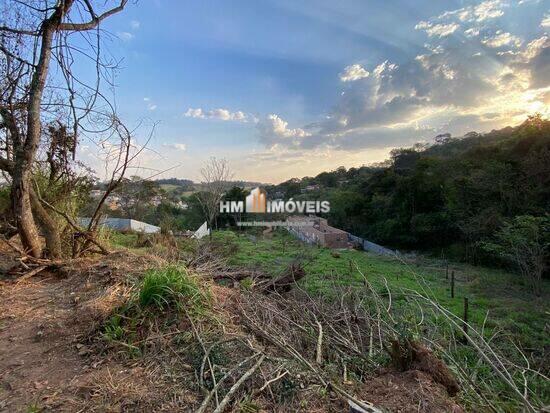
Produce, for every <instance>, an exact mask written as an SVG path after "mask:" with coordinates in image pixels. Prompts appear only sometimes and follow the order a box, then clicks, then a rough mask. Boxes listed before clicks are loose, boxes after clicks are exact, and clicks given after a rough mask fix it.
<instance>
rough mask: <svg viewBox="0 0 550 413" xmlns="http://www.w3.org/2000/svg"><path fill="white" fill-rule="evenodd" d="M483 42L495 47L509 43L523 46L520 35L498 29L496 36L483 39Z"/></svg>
mask: <svg viewBox="0 0 550 413" xmlns="http://www.w3.org/2000/svg"><path fill="white" fill-rule="evenodd" d="M481 43H483V44H484V45H486V46H488V47H493V48H497V47H502V46H508V45H510V46H515V47H519V46H521V43H522V41H521V39H520V38H519V37H517V36H514V35H513V34H510V33H508V32H502V31H497V33H496V34H495V36H493V37H487V38H485V39H483V40H482V41H481Z"/></svg>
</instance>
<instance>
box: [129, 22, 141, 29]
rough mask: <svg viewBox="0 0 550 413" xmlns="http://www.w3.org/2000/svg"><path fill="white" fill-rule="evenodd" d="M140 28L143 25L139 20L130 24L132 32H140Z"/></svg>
mask: <svg viewBox="0 0 550 413" xmlns="http://www.w3.org/2000/svg"><path fill="white" fill-rule="evenodd" d="M140 26H141V23H140V22H139V21H138V20H132V21H131V22H130V27H131V28H132V30H138V29H139V27H140Z"/></svg>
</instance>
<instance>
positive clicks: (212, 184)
mask: <svg viewBox="0 0 550 413" xmlns="http://www.w3.org/2000/svg"><path fill="white" fill-rule="evenodd" d="M201 176H202V186H203V189H202V190H201V191H200V192H199V193H198V194H197V198H198V200H199V202H200V204H201V207H202V210H203V213H204V217H205V219H206V222H207V223H208V226H209V227H210V228H212V227H213V226H214V225H215V222H216V218H217V216H218V214H219V213H220V201H221V200H222V197H223V195H224V193H225V192H226V191H227V190H228V189H229V186H230V182H229V181H230V180H231V178H232V177H233V174H232V173H231V171H230V169H229V165H228V163H227V160H225V159H223V158H222V159H217V158H215V157H211V158H210V159H209V160H208V161H207V162H206V165H205V166H204V167H203V168H202V169H201Z"/></svg>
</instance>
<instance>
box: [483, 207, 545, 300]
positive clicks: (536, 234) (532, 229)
mask: <svg viewBox="0 0 550 413" xmlns="http://www.w3.org/2000/svg"><path fill="white" fill-rule="evenodd" d="M482 247H483V248H484V249H485V250H486V251H488V252H490V253H492V254H495V255H496V256H499V257H501V258H503V259H504V260H506V261H509V262H511V263H512V264H514V265H515V266H516V267H517V269H518V270H519V272H520V273H521V275H522V277H523V278H524V279H525V280H526V281H527V283H528V284H529V285H530V286H531V288H532V290H533V292H534V293H535V294H537V295H540V294H541V291H542V274H543V273H544V271H545V270H546V266H547V259H548V253H549V249H550V218H549V217H548V216H545V217H534V216H530V215H522V216H517V217H515V218H514V219H513V220H512V221H509V222H507V223H506V224H505V225H504V226H503V227H502V228H501V229H500V230H499V231H498V232H497V233H496V235H495V239H494V241H492V242H485V243H483V244H482Z"/></svg>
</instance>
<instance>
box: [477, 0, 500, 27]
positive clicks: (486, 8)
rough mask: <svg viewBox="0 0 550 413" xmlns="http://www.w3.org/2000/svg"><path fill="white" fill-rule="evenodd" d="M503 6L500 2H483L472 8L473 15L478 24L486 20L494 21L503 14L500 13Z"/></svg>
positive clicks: (496, 0)
mask: <svg viewBox="0 0 550 413" xmlns="http://www.w3.org/2000/svg"><path fill="white" fill-rule="evenodd" d="M502 7H503V4H502V2H501V1H500V0H489V1H484V2H482V3H480V4H478V5H477V6H475V7H474V11H473V13H474V15H475V17H476V20H477V21H478V22H482V21H485V20H488V19H494V18H496V17H500V16H502V15H503V14H504V11H502Z"/></svg>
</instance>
